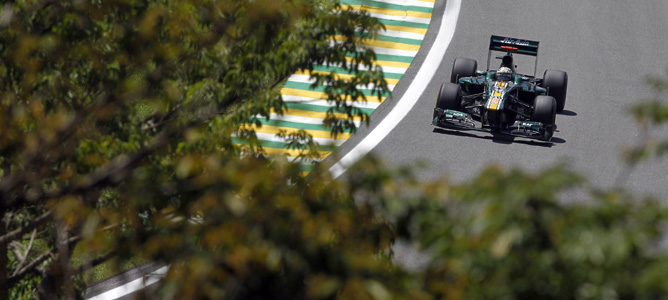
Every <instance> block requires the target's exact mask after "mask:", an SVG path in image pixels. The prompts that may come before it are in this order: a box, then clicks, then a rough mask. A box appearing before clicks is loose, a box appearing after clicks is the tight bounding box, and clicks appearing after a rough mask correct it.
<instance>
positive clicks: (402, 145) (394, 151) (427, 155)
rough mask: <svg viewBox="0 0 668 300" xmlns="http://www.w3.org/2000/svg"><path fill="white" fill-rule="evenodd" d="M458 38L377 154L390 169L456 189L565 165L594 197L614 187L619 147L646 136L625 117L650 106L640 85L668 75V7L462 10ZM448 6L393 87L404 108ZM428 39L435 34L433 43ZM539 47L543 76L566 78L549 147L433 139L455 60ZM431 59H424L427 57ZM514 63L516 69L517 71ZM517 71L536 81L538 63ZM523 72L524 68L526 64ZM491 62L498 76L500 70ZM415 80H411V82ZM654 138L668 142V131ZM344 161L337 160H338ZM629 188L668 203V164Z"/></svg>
mask: <svg viewBox="0 0 668 300" xmlns="http://www.w3.org/2000/svg"><path fill="white" fill-rule="evenodd" d="M462 2H463V3H462V5H461V11H460V14H459V19H458V22H457V27H456V30H455V35H454V37H453V40H452V41H451V43H450V45H449V47H448V49H447V51H446V52H445V53H444V54H443V55H444V58H443V61H442V63H441V65H440V66H439V68H438V70H437V72H436V74H437V76H435V77H434V78H433V79H432V80H431V81H430V82H429V84H428V86H427V88H426V90H425V92H424V93H423V94H422V95H415V97H419V100H418V101H417V103H416V105H415V106H414V107H413V108H412V110H411V111H410V112H409V113H408V114H407V115H406V117H405V118H404V119H403V120H402V121H401V122H400V123H399V124H397V126H396V127H395V128H394V130H392V132H390V133H389V134H388V135H387V136H386V137H385V138H384V139H383V140H382V141H381V142H380V143H379V144H378V145H377V146H376V147H375V149H374V150H373V151H372V153H374V154H376V155H378V156H380V157H381V158H383V159H384V160H385V161H386V162H387V163H388V164H392V165H410V164H415V163H416V162H418V161H420V162H423V163H426V165H427V166H429V167H428V168H426V169H420V170H419V172H418V175H419V176H420V177H421V178H422V179H424V180H429V179H435V178H441V177H448V178H450V179H451V180H453V181H455V182H462V181H465V180H467V179H470V178H472V177H473V176H475V175H476V174H478V172H479V171H480V170H481V169H482V168H484V167H485V166H487V165H489V164H498V165H501V166H504V167H520V168H523V169H526V170H529V171H537V170H540V169H543V168H545V167H547V166H550V165H553V164H555V163H561V162H565V163H569V164H570V165H572V166H573V167H574V168H575V169H576V170H577V171H579V172H580V173H582V174H584V175H587V177H588V178H589V183H590V184H591V185H592V186H594V187H600V188H609V187H615V184H616V179H617V178H618V176H620V174H621V173H622V172H623V171H624V170H625V166H624V164H623V162H622V160H621V158H620V151H621V149H622V147H624V146H628V145H633V144H635V143H637V142H638V141H639V140H640V130H639V127H638V126H637V125H636V124H635V122H634V121H633V119H632V118H631V117H630V116H629V115H628V114H627V113H626V112H625V111H626V109H627V108H628V107H629V106H630V105H632V104H633V103H636V102H638V101H639V100H640V99H643V98H646V97H650V96H652V93H651V92H650V91H649V89H648V88H647V86H646V85H644V84H643V82H644V79H645V76H646V75H651V74H653V75H667V74H668V73H667V72H666V71H667V70H668V18H666V16H668V3H666V1H665V0H646V1H620V0H613V1H603V0H599V1H576V0H560V1H553V0H521V1H520V0H512V1H511V0H501V1H483V0H466V1H462ZM444 7H445V3H444V1H439V2H437V3H436V5H435V7H434V14H433V17H432V24H431V27H430V32H429V33H428V34H427V36H426V37H425V40H424V43H423V45H422V48H421V53H419V54H418V56H417V57H416V60H415V61H414V64H413V65H412V66H411V69H409V70H408V71H407V72H406V74H405V77H404V78H403V79H402V81H401V82H400V83H399V85H397V87H396V88H395V92H394V98H395V99H398V98H399V97H400V96H401V95H400V94H401V93H402V91H403V90H405V85H406V84H408V82H410V77H409V76H413V75H414V74H415V72H416V69H415V68H417V67H419V63H420V61H421V60H423V59H424V56H425V53H426V51H428V50H429V48H431V46H432V45H431V43H433V39H434V33H433V32H431V31H432V30H431V28H433V27H434V25H435V24H433V23H434V21H435V20H438V19H440V15H441V14H442V11H443V10H444ZM430 33H431V34H430ZM492 34H495V35H502V36H510V37H516V38H523V39H530V40H538V41H540V42H541V44H540V56H539V61H538V75H539V76H542V73H543V71H544V70H545V69H560V70H564V71H566V72H568V76H569V86H568V97H567V101H566V109H565V111H564V113H562V114H559V115H558V116H557V120H556V123H557V126H558V132H556V133H555V135H554V138H553V143H551V144H545V143H540V142H532V141H530V140H528V139H524V138H509V137H494V136H492V135H491V134H488V133H482V132H473V131H465V132H461V131H453V130H440V129H435V128H434V127H432V126H431V124H430V119H431V116H432V111H433V108H434V105H435V99H436V94H437V92H438V88H439V86H440V84H441V83H442V82H443V81H444V80H447V79H448V78H449V76H450V70H451V67H452V62H453V61H454V59H455V58H456V57H460V56H463V57H471V58H474V59H477V60H478V69H484V68H485V67H486V60H487V47H488V44H489V37H490V35H492ZM422 50H425V51H422ZM516 62H517V61H516ZM517 63H518V64H519V68H518V71H520V72H523V73H533V63H530V64H527V61H520V62H517ZM523 63H524V64H523ZM498 64H499V62H498V60H494V59H492V64H491V66H492V68H496V67H498ZM406 77H409V78H406ZM392 106H393V104H392V103H391V102H390V103H387V107H382V106H381V107H379V108H378V110H377V111H376V113H374V115H372V120H373V122H372V124H371V125H370V128H364V129H362V130H360V132H359V133H358V134H357V135H356V136H354V137H353V138H351V139H350V140H349V141H348V142H346V144H344V145H343V152H344V153H345V151H347V150H350V149H352V148H353V147H354V145H355V143H358V142H359V141H360V140H361V139H363V138H364V135H365V133H368V132H369V130H370V129H372V128H373V127H374V126H375V125H376V124H377V123H378V122H379V120H382V119H383V117H384V115H383V114H387V112H389V111H390V110H391V108H392ZM661 129H662V130H659V131H658V134H659V135H661V134H663V136H666V134H665V132H666V131H667V130H668V128H666V127H664V128H661ZM340 155H341V154H340ZM622 184H623V186H624V187H626V188H628V189H630V190H632V191H635V192H638V193H641V194H654V195H658V196H666V195H668V159H661V160H653V161H651V162H649V163H645V164H642V165H640V166H639V167H638V168H636V169H634V170H633V172H632V173H631V175H630V176H629V177H628V179H627V180H624V181H622Z"/></svg>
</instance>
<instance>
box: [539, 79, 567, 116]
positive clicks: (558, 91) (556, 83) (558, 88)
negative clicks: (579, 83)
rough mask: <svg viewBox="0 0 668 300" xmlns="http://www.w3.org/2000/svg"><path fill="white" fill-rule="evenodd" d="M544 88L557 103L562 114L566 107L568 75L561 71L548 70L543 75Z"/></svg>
mask: <svg viewBox="0 0 668 300" xmlns="http://www.w3.org/2000/svg"><path fill="white" fill-rule="evenodd" d="M543 87H545V88H546V89H547V94H548V95H549V96H552V97H554V99H555V100H556V101H557V111H558V112H562V111H563V110H564V107H566V91H567V89H568V74H566V72H564V71H559V70H546V71H545V74H543Z"/></svg>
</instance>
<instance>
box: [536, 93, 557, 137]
mask: <svg viewBox="0 0 668 300" xmlns="http://www.w3.org/2000/svg"><path fill="white" fill-rule="evenodd" d="M556 117H557V101H556V100H555V99H554V97H552V96H536V99H535V100H534V109H533V115H532V116H531V120H532V121H536V122H541V123H543V124H544V125H545V128H546V134H545V140H549V139H550V138H551V137H552V134H554V127H555V126H554V124H555V120H556Z"/></svg>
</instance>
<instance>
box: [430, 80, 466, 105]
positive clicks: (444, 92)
mask: <svg viewBox="0 0 668 300" xmlns="http://www.w3.org/2000/svg"><path fill="white" fill-rule="evenodd" d="M461 92H462V88H461V87H460V86H459V84H454V83H450V82H444V83H443V84H442V85H441V89H440V90H439V91H438V97H437V98H436V107H438V108H440V109H453V110H459V109H460V107H461V100H462V93H461Z"/></svg>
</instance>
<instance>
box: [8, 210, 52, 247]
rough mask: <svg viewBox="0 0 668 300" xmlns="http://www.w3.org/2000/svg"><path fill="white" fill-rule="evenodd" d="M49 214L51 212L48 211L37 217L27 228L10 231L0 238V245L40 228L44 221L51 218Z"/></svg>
mask: <svg viewBox="0 0 668 300" xmlns="http://www.w3.org/2000/svg"><path fill="white" fill-rule="evenodd" d="M51 213H52V212H51V211H50V210H49V211H47V212H45V213H43V214H42V215H41V216H39V217H37V218H36V219H35V220H33V221H32V222H30V223H29V224H28V225H27V226H25V227H21V228H17V229H15V230H12V231H11V232H8V233H7V234H5V235H3V236H1V237H0V244H2V243H6V242H9V241H10V240H14V239H16V238H17V237H20V236H23V235H24V234H26V233H27V232H29V231H30V230H33V229H35V228H37V227H39V226H41V225H42V224H44V223H46V221H48V220H49V218H50V217H51Z"/></svg>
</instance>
